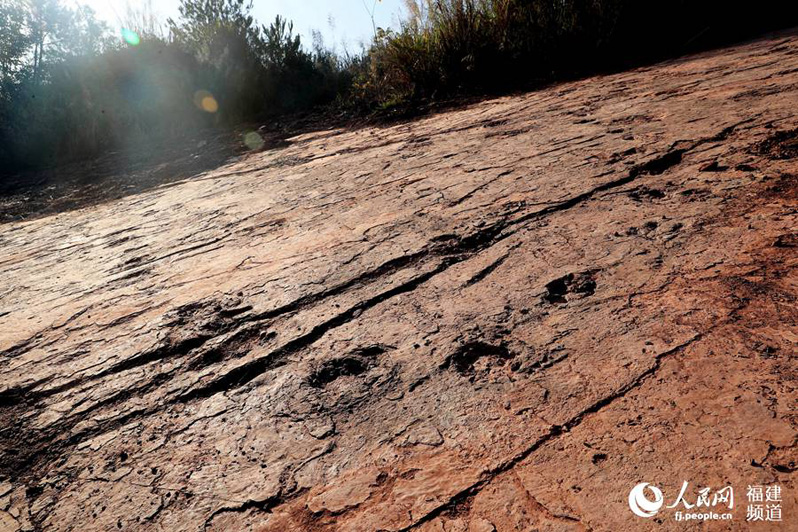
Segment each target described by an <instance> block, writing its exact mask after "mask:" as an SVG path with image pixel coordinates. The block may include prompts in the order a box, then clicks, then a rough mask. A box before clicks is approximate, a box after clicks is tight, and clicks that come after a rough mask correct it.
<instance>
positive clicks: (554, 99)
mask: <svg viewBox="0 0 798 532" xmlns="http://www.w3.org/2000/svg"><path fill="white" fill-rule="evenodd" d="M796 156H798V36H796V35H794V34H786V35H780V36H777V37H772V38H768V39H764V40H759V41H756V42H752V43H748V44H743V45H740V46H737V47H734V48H729V49H726V50H719V51H714V52H710V53H705V54H702V55H697V56H692V57H689V58H684V59H680V60H676V61H671V62H667V63H663V64H660V65H656V66H653V67H648V68H643V69H638V70H634V71H630V72H626V73H621V74H613V75H607V76H602V77H595V78H591V79H585V80H582V81H576V82H571V83H565V84H561V85H557V86H553V87H551V88H548V89H545V90H541V91H539V92H533V93H529V94H525V95H520V96H518V95H516V96H511V97H505V98H499V99H494V100H490V101H485V102H482V103H478V104H475V105H472V106H469V107H468V108H465V109H461V110H456V111H451V112H447V113H442V114H439V115H435V116H431V117H427V118H424V119H421V120H417V121H414V122H411V123H404V124H399V125H393V126H390V127H374V128H365V129H361V130H358V131H343V130H332V131H324V132H319V133H313V134H307V135H303V136H299V137H296V138H293V139H291V143H290V145H289V146H287V147H284V148H282V149H279V150H273V151H267V152H263V153H260V154H257V155H253V156H250V157H247V158H245V159H243V160H240V161H238V162H235V163H233V164H230V165H228V166H225V167H222V168H219V169H217V170H214V171H211V172H208V173H205V174H202V175H199V176H196V177H194V178H192V179H188V180H186V181H183V182H180V183H177V184H170V185H165V186H163V187H161V188H157V189H154V190H151V191H148V192H144V193H141V194H137V195H134V196H129V197H127V198H122V199H119V200H117V201H114V202H111V203H106V204H103V205H99V206H95V207H91V208H86V209H82V210H75V211H72V212H67V213H62V214H58V215H54V216H50V217H46V218H42V219H39V220H34V221H29V222H24V223H12V224H6V225H3V226H0V250H2V251H1V252H0V278H2V281H3V282H2V285H0V291H1V292H0V375H2V380H0V416H2V423H1V424H0V427H2V429H1V430H0V450H1V451H2V457H1V458H2V460H0V477H1V478H0V530H18V529H19V530H80V531H83V530H165V531H182V530H219V531H221V530H224V531H237V530H257V531H300V530H341V531H377V530H380V531H406V530H419V531H466V530H468V531H493V530H497V531H511V530H523V531H530V530H542V531H545V530H552V531H560V530H574V531H576V530H597V531H598V530H607V531H627V530H629V531H632V530H635V531H636V530H649V529H651V530H653V529H666V530H670V529H678V530H682V529H685V528H689V526H688V525H685V524H679V523H676V522H675V521H674V519H673V514H672V511H670V510H668V511H667V512H666V511H663V512H662V514H661V515H659V516H657V517H655V518H653V519H648V520H647V519H641V518H637V517H635V516H634V515H632V513H631V512H630V511H629V506H628V504H627V496H628V494H629V490H630V489H631V488H632V486H634V485H635V484H637V483H639V482H651V483H654V484H656V485H659V486H660V487H661V488H662V490H663V491H665V492H666V494H667V498H668V501H669V502H670V499H671V498H673V497H672V495H675V493H676V492H678V490H679V487H680V486H681V485H682V482H683V481H685V480H687V481H689V482H690V483H691V484H690V486H691V487H690V490H691V491H690V492H689V493H690V497H691V498H693V500H694V499H695V490H697V489H698V488H699V487H700V486H713V487H714V488H720V487H722V486H726V485H733V486H734V488H735V490H736V492H735V495H736V504H735V507H734V518H735V520H734V522H733V523H732V524H731V525H729V524H728V523H714V524H713V523H709V524H707V525H705V526H704V527H703V528H702V529H712V530H715V529H716V530H728V529H729V528H730V527H731V528H732V529H746V530H747V529H748V528H747V525H746V523H745V518H746V515H745V514H746V508H745V487H746V486H748V485H753V484H761V485H770V484H779V485H781V486H782V488H783V496H784V502H783V515H784V519H785V524H786V523H790V522H791V523H795V520H796V519H798V501H796V497H797V496H798V494H797V492H796V491H795V487H796V486H795V474H794V471H795V469H796V465H795V464H796V462H798V447H797V446H796V437H797V436H796V435H797V434H798V432H797V431H796V429H797V428H798V414H797V413H796V400H797V399H798V389H797V388H796V387H797V386H798V359H796V357H795V353H796V347H797V346H798V307H796V297H798V270H796V265H797V263H798V253H796V249H797V248H798V178H796V174H798V159H796ZM692 526H693V527H695V526H696V525H692ZM758 526H759V528H757V529H761V530H768V529H780V528H778V526H777V525H767V524H761V525H758ZM693 529H695V528H693ZM785 529H786V528H785Z"/></svg>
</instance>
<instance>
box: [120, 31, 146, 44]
mask: <svg viewBox="0 0 798 532" xmlns="http://www.w3.org/2000/svg"><path fill="white" fill-rule="evenodd" d="M122 39H123V40H124V41H125V42H126V43H128V44H129V45H130V46H138V45H139V43H140V42H141V37H139V34H138V33H136V32H135V31H133V30H129V29H127V28H122Z"/></svg>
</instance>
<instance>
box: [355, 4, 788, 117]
mask: <svg viewBox="0 0 798 532" xmlns="http://www.w3.org/2000/svg"><path fill="white" fill-rule="evenodd" d="M405 4H406V11H407V13H408V14H409V16H408V19H407V20H406V21H405V23H404V24H403V25H402V26H401V28H400V29H399V30H398V31H395V32H391V31H389V32H386V31H378V32H377V35H376V38H375V40H374V43H373V45H372V46H371V49H370V50H369V53H368V55H367V57H366V61H365V63H364V64H363V65H361V67H360V69H359V71H358V72H357V75H356V77H355V81H354V86H353V96H352V97H353V99H354V100H355V102H357V103H359V104H360V105H362V106H366V107H374V106H380V105H385V104H386V103H389V102H412V101H414V100H418V99H421V98H436V97H441V96H447V95H452V94H456V93H462V92H485V91H489V92H492V91H501V90H508V89H510V88H513V87H517V86H520V85H523V84H529V83H535V82H538V83H539V82H544V81H548V80H551V79H557V78H563V77H569V76H574V75H578V74H581V73H587V72H595V71H597V70H599V69H606V68H616V67H619V66H623V65H630V64H634V63H637V62H640V61H646V60H651V59H654V58H658V57H665V56H670V55H674V54H679V53H684V52H685V51H688V50H689V49H690V48H691V47H695V46H707V45H712V44H718V43H721V42H724V41H726V40H729V39H735V38H740V37H742V36H746V35H752V34H755V33H756V32H758V31H761V30H762V29H767V28H775V27H780V26H781V27H784V26H787V25H789V24H795V23H798V6H796V5H792V4H791V5H786V4H785V3H783V2H778V1H777V0H762V1H761V2H760V4H758V7H757V9H745V10H743V9H739V8H732V7H731V6H730V5H729V3H728V2H726V1H724V0H669V1H668V2H665V1H663V0H652V1H645V2H642V1H639V0H406V1H405Z"/></svg>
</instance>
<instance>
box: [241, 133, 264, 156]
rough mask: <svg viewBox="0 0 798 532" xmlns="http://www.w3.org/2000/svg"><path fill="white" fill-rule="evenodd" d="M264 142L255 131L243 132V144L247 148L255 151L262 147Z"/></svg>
mask: <svg viewBox="0 0 798 532" xmlns="http://www.w3.org/2000/svg"><path fill="white" fill-rule="evenodd" d="M264 144H266V143H265V142H264V141H263V137H261V136H260V135H259V134H258V133H257V132H255V131H250V132H248V133H245V134H244V146H246V147H247V148H249V149H250V150H252V151H257V150H260V149H261V148H263V145H264Z"/></svg>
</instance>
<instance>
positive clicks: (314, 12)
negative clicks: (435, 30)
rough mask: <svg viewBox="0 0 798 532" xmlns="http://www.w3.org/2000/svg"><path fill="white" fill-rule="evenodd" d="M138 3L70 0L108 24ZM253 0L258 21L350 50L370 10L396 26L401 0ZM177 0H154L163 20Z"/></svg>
mask: <svg viewBox="0 0 798 532" xmlns="http://www.w3.org/2000/svg"><path fill="white" fill-rule="evenodd" d="M128 1H129V2H130V4H132V5H133V6H134V7H135V6H140V5H141V4H143V3H144V1H145V0H72V3H73V4H83V5H88V6H89V7H91V8H92V9H94V11H95V12H96V13H97V16H98V17H99V18H101V19H103V20H105V21H106V22H108V23H109V24H110V25H111V27H113V28H118V27H119V19H120V16H124V14H125V12H126V5H127V4H128ZM374 1H375V0H254V1H253V9H252V13H253V15H254V16H255V19H256V20H257V21H258V22H260V23H261V24H268V23H269V22H272V21H273V20H274V17H275V16H276V15H278V14H280V15H282V16H284V17H286V18H287V19H289V20H292V21H293V22H294V31H295V32H296V33H299V34H300V35H301V36H302V40H303V42H305V43H306V44H308V45H309V44H310V43H311V39H310V35H311V30H313V29H316V30H319V31H321V33H322V35H323V36H324V40H325V44H326V45H327V46H328V47H333V46H334V47H335V48H336V49H337V50H338V51H342V47H343V45H344V44H343V43H345V46H346V47H347V49H348V50H349V51H351V52H356V51H358V50H359V49H360V43H367V42H368V41H370V40H371V37H372V35H373V33H374V30H373V26H372V21H371V16H370V15H369V11H370V10H372V7H373V11H374V22H375V23H376V26H377V27H382V28H389V27H394V28H395V27H397V26H398V22H399V17H400V13H401V10H402V3H403V2H402V0H377V2H376V4H375V3H374ZM179 3H180V2H179V0H153V1H152V6H153V9H154V11H156V12H157V13H158V14H159V15H160V17H161V18H162V19H163V20H166V18H167V17H173V18H177V16H178V11H177V6H178V5H179Z"/></svg>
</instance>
